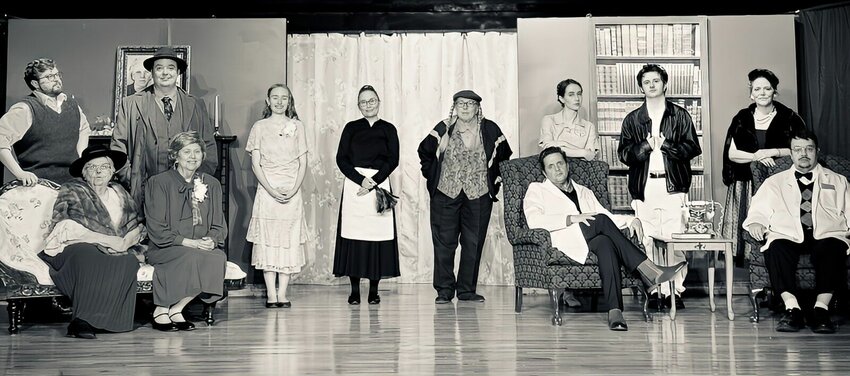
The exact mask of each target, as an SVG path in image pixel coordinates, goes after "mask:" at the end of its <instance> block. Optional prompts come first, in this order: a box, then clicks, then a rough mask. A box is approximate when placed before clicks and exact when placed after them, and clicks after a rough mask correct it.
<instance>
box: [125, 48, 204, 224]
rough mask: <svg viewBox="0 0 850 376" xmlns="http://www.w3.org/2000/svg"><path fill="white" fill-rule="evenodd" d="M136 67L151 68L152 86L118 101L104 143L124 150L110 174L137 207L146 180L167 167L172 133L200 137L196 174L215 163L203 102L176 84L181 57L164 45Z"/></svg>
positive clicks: (182, 67)
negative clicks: (202, 147) (112, 127)
mask: <svg viewBox="0 0 850 376" xmlns="http://www.w3.org/2000/svg"><path fill="white" fill-rule="evenodd" d="M142 65H143V66H144V67H145V69H147V70H148V71H150V72H151V77H152V78H153V85H151V86H148V87H147V88H145V89H144V90H142V91H140V92H137V93H135V94H133V95H129V96H127V97H125V98H123V99H122V100H121V108H119V110H118V119H117V121H116V123H115V130H114V131H113V133H112V143H111V146H110V147H111V148H112V149H113V150H118V151H120V152H124V153H126V154H127V164H126V165H125V166H124V168H122V169H121V170H119V171H118V172H117V173H116V174H117V175H118V178H119V179H120V180H121V182H122V184H124V186H125V187H127V188H128V189H127V190H128V191H129V192H130V195H131V196H133V199H135V200H136V204H137V205H138V206H139V208H143V207H144V191H145V190H144V187H145V182H146V181H147V180H148V178H149V177H151V176H153V175H156V174H159V173H161V172H164V171H166V170H168V169H169V168H171V167H172V165H171V163H170V162H169V158H168V146H169V145H168V142H169V140H170V139H171V138H172V137H174V136H175V135H176V134H178V133H180V132H186V131H197V132H198V134H200V135H201V138H202V139H203V140H204V144H205V145H206V157H205V158H204V161H203V163H202V164H201V167H200V168H198V172H205V173H207V174H210V175H212V174H213V173H215V169H216V166H217V165H218V152H217V151H216V150H217V149H216V145H215V136H214V135H213V128H214V125H213V124H212V121H211V120H210V116H209V113H208V112H207V106H206V104H205V103H204V101H203V99H201V98H199V97H195V96H193V95H190V94H189V93H187V92H186V90H185V88H180V87H179V86H178V82H179V78H180V75H182V74H185V73H186V68H187V67H188V64H187V63H186V60H183V58H181V57H180V56H179V55H178V54H177V51H175V50H174V48H172V47H168V46H166V47H161V48H159V49H158V50H157V51H156V52H155V53H154V55H153V56H151V57H149V58H147V59H145V60H144V62H143V63H142Z"/></svg>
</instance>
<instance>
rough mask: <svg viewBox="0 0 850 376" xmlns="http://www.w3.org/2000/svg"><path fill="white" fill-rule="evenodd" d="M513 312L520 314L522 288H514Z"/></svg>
mask: <svg viewBox="0 0 850 376" xmlns="http://www.w3.org/2000/svg"><path fill="white" fill-rule="evenodd" d="M514 312H516V313H522V287H519V286H517V287H516V302H515V303H514Z"/></svg>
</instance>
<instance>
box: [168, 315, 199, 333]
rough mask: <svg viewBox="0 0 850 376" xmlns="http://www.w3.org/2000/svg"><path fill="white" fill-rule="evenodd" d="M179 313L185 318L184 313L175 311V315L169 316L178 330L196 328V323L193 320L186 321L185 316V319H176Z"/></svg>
mask: <svg viewBox="0 0 850 376" xmlns="http://www.w3.org/2000/svg"><path fill="white" fill-rule="evenodd" d="M177 315H180V317H181V318H183V314H182V313H175V314H173V315H169V316H168V318H169V319H171V323H172V324H174V327H175V328H177V330H184V331H189V330H195V324H193V323H192V322H191V321H186V319H185V318H183V321H174V316H177Z"/></svg>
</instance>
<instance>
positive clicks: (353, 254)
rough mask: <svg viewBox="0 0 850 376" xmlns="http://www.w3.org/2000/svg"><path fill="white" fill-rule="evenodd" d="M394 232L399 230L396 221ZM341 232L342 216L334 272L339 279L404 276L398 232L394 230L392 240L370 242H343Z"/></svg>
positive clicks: (348, 240) (339, 220)
mask: <svg viewBox="0 0 850 376" xmlns="http://www.w3.org/2000/svg"><path fill="white" fill-rule="evenodd" d="M393 210H395V209H393ZM340 211H341V210H340ZM393 218H395V216H393ZM393 228H394V229H395V219H393ZM341 229H342V213H340V217H339V219H338V221H337V230H336V249H335V250H334V268H333V273H334V275H335V276H337V277H342V276H349V277H358V278H368V279H371V280H379V279H382V278H393V277H398V276H400V275H401V271H400V269H399V266H398V232H397V231H396V230H393V231H394V232H393V233H394V236H393V238H392V239H391V240H384V241H366V240H354V239H346V238H343V237H342V234H341Z"/></svg>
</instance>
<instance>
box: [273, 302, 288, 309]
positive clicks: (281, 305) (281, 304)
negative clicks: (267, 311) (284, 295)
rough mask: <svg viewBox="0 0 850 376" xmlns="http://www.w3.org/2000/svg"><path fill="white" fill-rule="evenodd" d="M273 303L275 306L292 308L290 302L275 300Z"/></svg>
mask: <svg viewBox="0 0 850 376" xmlns="http://www.w3.org/2000/svg"><path fill="white" fill-rule="evenodd" d="M274 305H275V306H276V307H277V308H292V302H277V303H275V304H274Z"/></svg>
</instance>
